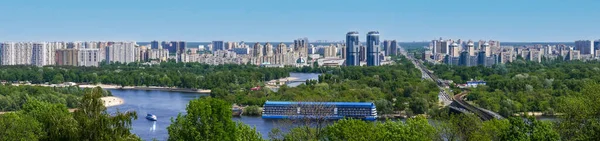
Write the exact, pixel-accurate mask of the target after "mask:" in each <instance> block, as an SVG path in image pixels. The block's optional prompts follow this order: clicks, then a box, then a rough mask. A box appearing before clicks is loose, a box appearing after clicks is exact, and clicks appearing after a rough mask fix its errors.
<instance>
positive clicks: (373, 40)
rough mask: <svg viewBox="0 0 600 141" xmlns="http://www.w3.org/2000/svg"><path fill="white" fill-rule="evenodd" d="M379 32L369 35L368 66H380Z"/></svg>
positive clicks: (372, 32)
mask: <svg viewBox="0 0 600 141" xmlns="http://www.w3.org/2000/svg"><path fill="white" fill-rule="evenodd" d="M379 48H380V41H379V32H378V31H371V32H369V33H367V66H379V64H380V63H379V62H380V60H379V50H380V49H379Z"/></svg>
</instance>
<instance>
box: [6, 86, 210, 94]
mask: <svg viewBox="0 0 600 141" xmlns="http://www.w3.org/2000/svg"><path fill="white" fill-rule="evenodd" d="M13 85H15V86H20V85H29V86H43V87H67V86H78V87H79V88H95V87H100V88H102V89H106V90H111V89H112V90H147V91H169V92H184V93H199V94H210V92H211V90H206V89H188V88H172V87H158V86H125V87H122V86H119V85H109V84H97V85H90V84H75V85H63V84H50V85H46V84H13Z"/></svg>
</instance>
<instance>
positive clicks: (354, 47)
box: [346, 31, 360, 66]
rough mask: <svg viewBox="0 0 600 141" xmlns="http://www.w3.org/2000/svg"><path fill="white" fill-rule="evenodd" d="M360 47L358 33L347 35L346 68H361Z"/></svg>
mask: <svg viewBox="0 0 600 141" xmlns="http://www.w3.org/2000/svg"><path fill="white" fill-rule="evenodd" d="M359 47H360V41H359V40H358V32H356V31H351V32H348V33H347V34H346V66H360V61H359V56H358V54H359V52H360V49H359Z"/></svg>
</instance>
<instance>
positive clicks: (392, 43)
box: [386, 40, 398, 56]
mask: <svg viewBox="0 0 600 141" xmlns="http://www.w3.org/2000/svg"><path fill="white" fill-rule="evenodd" d="M390 46H392V47H390V54H388V56H390V55H398V42H396V40H391V41H390ZM386 52H387V51H386Z"/></svg>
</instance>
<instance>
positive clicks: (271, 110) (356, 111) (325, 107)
mask: <svg viewBox="0 0 600 141" xmlns="http://www.w3.org/2000/svg"><path fill="white" fill-rule="evenodd" d="M262 118H263V119H306V118H308V119H342V118H356V119H364V120H375V119H377V109H376V107H375V104H373V103H372V102H289V101H267V102H265V105H263V111H262Z"/></svg>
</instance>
